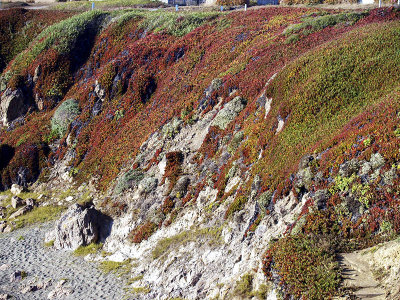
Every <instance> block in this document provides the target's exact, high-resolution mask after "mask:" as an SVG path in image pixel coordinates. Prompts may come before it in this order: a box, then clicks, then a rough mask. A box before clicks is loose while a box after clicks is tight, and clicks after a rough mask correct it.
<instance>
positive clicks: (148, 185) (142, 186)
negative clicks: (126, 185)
mask: <svg viewBox="0 0 400 300" xmlns="http://www.w3.org/2000/svg"><path fill="white" fill-rule="evenodd" d="M157 185H158V179H157V178H155V177H145V178H143V179H142V181H140V182H139V185H138V191H139V193H140V194H143V193H146V194H147V193H150V192H151V191H153V190H155V189H156V188H157Z"/></svg>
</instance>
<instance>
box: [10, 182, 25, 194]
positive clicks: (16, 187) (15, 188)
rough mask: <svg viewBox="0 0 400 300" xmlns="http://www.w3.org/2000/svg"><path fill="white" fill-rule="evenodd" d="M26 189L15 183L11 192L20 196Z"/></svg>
mask: <svg viewBox="0 0 400 300" xmlns="http://www.w3.org/2000/svg"><path fill="white" fill-rule="evenodd" d="M23 191H24V188H23V187H22V186H20V185H18V184H13V185H12V186H11V193H12V194H13V195H14V196H18V195H19V194H21V193H22V192H23Z"/></svg>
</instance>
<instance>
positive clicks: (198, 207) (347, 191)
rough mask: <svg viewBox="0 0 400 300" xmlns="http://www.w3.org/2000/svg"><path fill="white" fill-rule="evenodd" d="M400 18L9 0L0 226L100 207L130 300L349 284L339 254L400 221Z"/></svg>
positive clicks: (108, 253) (289, 292) (0, 84)
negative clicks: (21, 201)
mask: <svg viewBox="0 0 400 300" xmlns="http://www.w3.org/2000/svg"><path fill="white" fill-rule="evenodd" d="M50 15H51V18H50V17H49V16H50ZM11 16H12V17H11ZM399 18H400V11H399V10H397V9H395V8H392V7H390V8H382V9H374V10H369V11H365V10H362V11H361V10H360V11H357V10H352V11H344V10H325V9H319V8H312V7H311V8H289V7H270V8H261V9H254V10H248V11H246V12H244V11H233V12H223V13H221V12H216V11H207V12H180V13H176V12H171V11H167V10H156V11H150V10H119V11H111V12H103V11H93V12H85V13H78V12H73V13H72V12H68V13H66V12H61V11H60V12H58V11H29V12H28V11H26V10H24V9H13V10H4V11H0V32H1V33H3V32H4V33H7V35H5V34H1V35H0V36H1V40H0V70H1V71H2V74H1V77H0V97H1V105H0V119H1V121H2V125H0V130H1V131H0V189H1V190H4V192H3V193H2V195H1V196H0V197H1V198H0V202H2V203H3V204H2V203H0V205H1V206H3V207H4V208H3V209H2V210H1V214H0V217H1V216H2V219H0V221H1V220H2V223H0V228H1V229H2V230H3V229H5V228H8V230H14V229H17V228H19V227H22V226H24V225H27V224H31V223H35V222H36V221H38V219H39V220H40V221H48V220H50V219H54V218H55V217H57V216H58V214H59V212H60V211H62V210H63V209H64V208H65V207H68V206H71V205H72V204H73V203H75V202H76V203H79V204H82V205H83V207H84V208H87V207H89V206H88V205H89V204H88V203H91V202H93V203H94V205H95V207H96V209H98V210H100V211H101V212H102V213H103V214H105V215H107V216H109V217H110V218H112V220H113V221H112V223H110V224H112V226H111V227H110V231H109V232H108V234H107V235H106V236H103V234H102V233H101V234H99V237H100V238H102V237H104V239H103V240H102V241H103V242H104V245H103V252H104V253H103V255H101V254H97V257H98V258H99V259H101V260H109V261H119V262H120V261H125V263H128V265H129V266H130V267H131V269H129V272H128V274H129V276H130V277H131V279H132V280H131V282H130V283H129V289H128V292H129V293H130V294H129V296H128V297H132V298H133V299H155V298H157V297H158V298H161V299H173V298H177V297H181V298H183V299H186V298H187V299H204V298H207V299H218V298H221V299H231V298H234V297H236V298H237V299H246V298H252V297H255V298H260V299H264V298H266V297H267V295H269V297H272V298H271V299H273V297H276V295H277V294H279V295H281V297H283V298H284V299H289V298H290V297H293V298H294V299H300V298H302V299H329V298H332V297H335V296H343V295H350V294H351V293H352V291H351V290H350V289H346V287H345V286H343V285H342V282H343V280H342V279H343V278H342V277H343V272H342V270H341V267H340V264H339V258H338V257H339V253H342V252H351V251H356V250H362V249H365V248H368V247H372V246H376V245H378V244H379V243H382V242H387V241H391V240H394V239H395V238H396V237H397V236H398V234H399V230H400V218H399V216H400V199H399V193H400V190H399V189H398V186H399V183H400V182H399V180H400V178H399V173H400V171H399V170H400V156H399V155H400V154H399V153H400V152H399V151H400V150H399V146H398V145H399V138H400V115H399V111H400V101H399V100H400V91H399V90H398V88H399V83H400V56H399V53H400V22H399ZM10 24H12V26H13V29H12V30H9V29H10V26H11V25H10ZM21 41H22V42H21ZM13 184H18V185H20V186H24V187H26V188H27V189H28V190H29V193H27V192H25V193H22V194H21V197H22V198H34V200H36V201H37V202H38V203H39V207H37V208H33V209H32V210H31V211H30V212H27V213H26V212H24V215H23V216H17V217H11V215H12V214H13V213H15V212H16V208H15V207H10V206H9V205H8V206H7V204H9V203H11V202H10V201H11V193H14V192H10V189H11V188H12V185H13ZM40 194H42V196H41V197H39V195H40ZM43 195H45V196H44V197H43ZM43 198H46V199H47V200H46V202H47V203H46V204H47V206H43V205H42V204H43V203H44V202H43V201H44V200H43ZM1 199H2V200H1ZM74 207H75V206H74ZM74 209H75V208H74ZM68 211H70V210H68ZM35 214H36V215H35ZM38 215H41V217H40V218H37V216H38ZM61 220H62V219H61ZM2 224H4V225H3V226H2V227H1V225H2ZM107 224H109V223H107ZM99 226H100V227H101V226H103V225H102V224H100V225H99ZM107 226H108V225H107ZM54 240H55V244H54V246H55V247H56V248H57V247H59V246H60V245H62V243H61V242H60V244H59V241H58V237H55V236H51V237H49V238H48V241H53V242H54ZM392 243H393V242H392ZM60 248H62V247H61V246H60ZM93 255H94V254H93ZM94 256H96V255H94ZM102 256H104V257H102ZM385 276H386V275H385ZM385 276H383V275H382V276H381V277H379V276H378V277H379V278H378V279H377V280H378V281H379V280H383V279H382V278H386V277H387V276H389V275H387V276H386V277H385ZM390 276H391V277H390V278H391V280H392V278H393V277H394V278H397V277H396V276H394V275H393V274H391V275H390ZM133 279H134V280H133ZM393 282H394V283H393ZM396 282H397V283H398V281H396V280H392V281H391V283H390V284H388V283H386V284H383V287H384V291H385V293H386V298H387V299H397V298H398V297H399V296H400V294H399V291H398V290H396V289H394V288H393V285H395V284H396Z"/></svg>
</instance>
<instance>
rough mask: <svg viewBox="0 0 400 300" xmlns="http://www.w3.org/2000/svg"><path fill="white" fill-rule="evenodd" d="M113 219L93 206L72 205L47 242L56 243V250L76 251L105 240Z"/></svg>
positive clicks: (57, 223) (48, 235)
mask: <svg viewBox="0 0 400 300" xmlns="http://www.w3.org/2000/svg"><path fill="white" fill-rule="evenodd" d="M110 225H111V219H110V218H109V217H107V216H105V215H103V214H102V213H101V212H99V211H98V210H96V209H95V208H94V207H93V206H92V205H90V204H88V205H87V206H81V205H79V204H74V205H72V206H71V207H70V208H69V209H68V210H67V212H66V213H65V214H64V215H63V216H62V217H61V218H60V219H59V220H58V221H57V222H56V225H55V229H54V230H53V231H51V232H49V233H48V234H47V235H46V242H50V241H54V248H56V249H68V250H76V249H77V248H78V247H79V246H86V245H89V244H91V243H97V242H99V241H100V240H103V239H105V237H106V236H107V234H108V232H109V228H110Z"/></svg>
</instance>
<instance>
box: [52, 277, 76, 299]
mask: <svg viewBox="0 0 400 300" xmlns="http://www.w3.org/2000/svg"><path fill="white" fill-rule="evenodd" d="M65 283H66V281H65V280H60V281H59V282H58V283H57V285H56V287H55V289H54V290H53V291H51V292H50V293H49V295H48V296H47V299H50V300H52V299H64V298H65V297H67V296H68V295H70V294H72V292H73V291H72V290H71V289H69V288H66V287H65V286H64V285H65Z"/></svg>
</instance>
